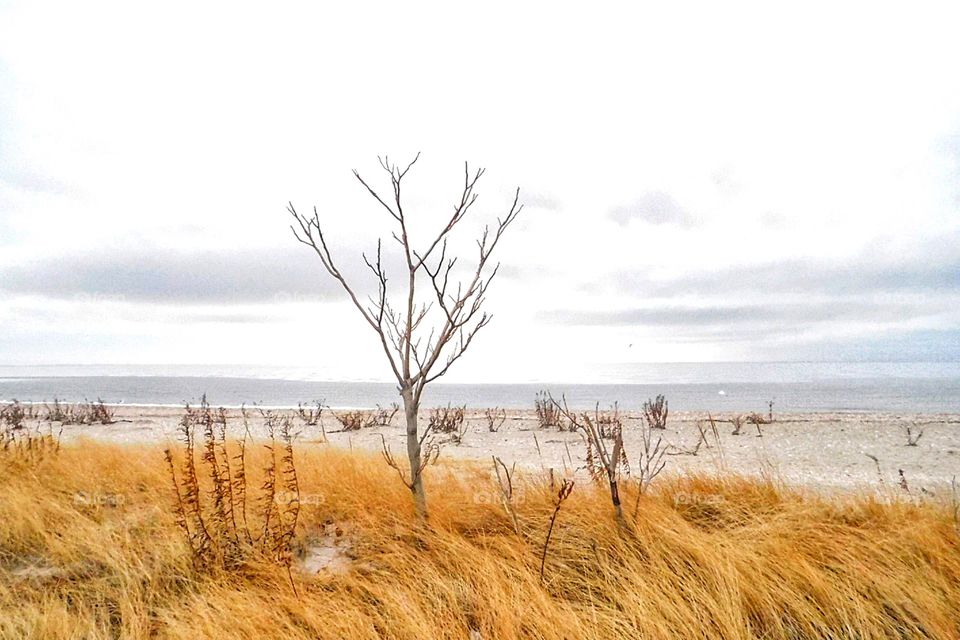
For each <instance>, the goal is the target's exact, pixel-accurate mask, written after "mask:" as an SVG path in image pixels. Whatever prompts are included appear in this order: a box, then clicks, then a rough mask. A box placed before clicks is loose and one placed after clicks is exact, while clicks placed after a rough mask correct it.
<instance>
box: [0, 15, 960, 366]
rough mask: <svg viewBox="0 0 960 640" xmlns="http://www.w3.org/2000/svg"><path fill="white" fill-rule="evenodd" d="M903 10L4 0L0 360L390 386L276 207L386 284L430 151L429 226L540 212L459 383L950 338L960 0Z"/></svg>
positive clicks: (843, 355) (959, 121)
mask: <svg viewBox="0 0 960 640" xmlns="http://www.w3.org/2000/svg"><path fill="white" fill-rule="evenodd" d="M667 5H669V6H667ZM894 6H895V8H893V9H889V8H884V6H882V5H881V4H880V3H872V2H871V3H863V4H853V3H835V2H831V3H823V4H818V3H809V2H808V3H802V4H795V5H793V8H790V9H787V8H784V7H783V6H782V5H780V4H779V3H756V4H749V5H742V4H735V3H727V2H725V3H705V4H702V5H696V4H686V3H684V4H680V3H657V4H656V5H653V4H651V5H648V6H641V5H640V4H638V3H618V4H616V5H614V4H610V5H605V4H603V3H589V4H583V3H580V4H578V5H576V6H573V5H571V8H565V5H564V4H563V3H557V2H551V3H543V4H539V5H538V4H534V3H515V2H511V3H491V2H487V3H479V4H471V5H459V4H458V3H451V2H443V3H436V4H420V3H412V2H390V3H364V2H342V3H304V4H302V5H298V4H295V3H270V4H269V5H268V4H261V5H260V7H261V8H259V9H254V8H245V6H244V5H243V4H242V3H228V4H223V5H220V6H216V5H215V3H194V2H191V3H179V2H166V3H152V4H149V5H148V4H143V3H133V2H117V3H101V2H64V3H47V2H42V1H39V2H38V1H30V2H2V1H0V364H39V363H44V364H49V363H197V364H202V363H263V364H276V365H294V364H297V365H299V364H304V365H311V366H316V367H319V368H322V369H323V370H324V371H326V372H328V374H329V375H330V376H332V377H340V376H367V375H368V374H369V376H376V375H377V372H380V373H382V374H383V377H384V378H385V376H386V374H387V370H386V369H385V368H384V367H385V365H384V362H383V361H382V355H381V354H379V353H378V352H377V348H378V345H377V343H376V341H375V339H374V336H373V334H372V332H370V330H369V328H368V327H365V326H362V325H360V324H358V323H357V318H356V315H355V312H354V310H353V309H352V308H350V307H349V305H348V303H347V300H346V298H345V297H344V295H343V294H342V293H341V292H340V291H338V290H337V288H336V287H334V286H333V283H331V282H330V281H329V279H328V278H326V277H325V276H324V273H323V272H322V271H321V268H320V264H319V263H318V262H316V260H315V259H312V258H311V256H310V255H309V254H308V252H307V249H306V248H304V247H303V246H301V245H298V244H296V243H295V241H294V240H293V238H292V236H291V234H290V231H289V228H288V226H287V225H288V222H289V221H288V218H287V214H286V213H285V206H286V203H287V201H288V200H292V201H293V203H294V204H295V205H296V206H297V207H298V208H300V209H302V210H308V209H309V208H310V207H312V206H314V205H315V206H316V207H317V209H318V211H319V212H320V214H321V217H322V219H323V220H324V221H325V223H326V224H327V233H328V236H329V238H330V240H331V243H332V244H333V246H334V250H335V253H336V257H337V259H338V261H339V262H340V263H341V265H342V266H343V269H344V271H345V272H346V273H348V274H350V275H352V276H354V277H356V278H358V279H359V282H361V286H360V288H362V289H364V288H365V287H367V286H369V284H370V282H369V279H368V278H367V274H365V272H364V270H363V264H362V262H361V261H360V257H359V252H360V251H362V250H367V251H369V250H370V249H372V248H375V246H376V241H377V238H378V237H384V238H389V234H390V232H391V230H392V229H391V227H390V224H389V223H390V222H391V220H390V219H389V218H388V217H387V216H386V214H385V213H384V212H383V211H382V209H379V208H378V207H377V205H376V203H375V202H373V201H372V200H371V199H370V197H369V196H368V195H367V194H366V193H365V191H364V190H363V188H362V187H361V186H360V185H359V184H358V183H357V182H356V180H355V179H354V178H353V176H352V174H351V170H352V169H357V170H359V171H360V172H361V173H362V174H363V175H364V176H365V177H366V178H368V179H369V181H370V182H371V184H373V185H374V186H377V187H383V188H389V186H388V183H386V182H385V176H384V174H383V173H382V171H381V170H380V168H379V165H378V164H377V156H378V154H389V155H390V157H391V158H393V159H396V160H398V161H401V160H406V159H410V158H412V157H413V155H414V154H415V153H416V152H417V151H422V154H423V155H422V157H421V159H420V161H419V162H418V164H417V165H416V167H415V168H414V169H413V170H412V171H411V173H410V174H409V175H408V178H407V182H408V185H407V192H406V193H407V194H409V200H408V203H407V206H406V209H407V212H408V215H409V216H410V217H411V218H413V219H414V220H415V221H414V222H413V225H414V233H415V234H417V237H419V238H424V239H426V237H427V236H428V235H429V234H430V232H431V231H432V230H435V229H436V227H437V225H438V224H440V221H441V220H442V219H443V218H444V217H445V216H449V212H450V209H451V207H452V205H453V204H454V202H455V200H456V199H457V198H458V197H459V188H460V183H461V181H462V172H463V162H464V161H465V160H469V161H470V163H471V164H472V165H473V166H478V167H479V166H482V167H486V168H487V170H488V171H487V174H486V175H485V176H484V178H483V179H482V180H481V181H480V183H479V184H478V192H479V193H480V199H479V200H478V202H477V204H476V206H475V208H474V210H472V211H471V214H470V218H469V219H468V220H467V221H465V224H464V227H463V229H462V230H461V234H462V236H461V239H462V240H463V241H465V242H469V241H470V240H471V239H472V237H473V236H474V235H475V234H476V233H477V231H478V229H479V228H480V225H481V224H482V223H483V222H484V221H488V220H492V219H495V217H496V216H498V215H501V216H502V215H504V214H505V213H506V211H507V209H508V207H509V202H510V198H511V192H512V190H513V189H514V188H515V187H517V186H519V187H520V188H521V200H522V201H523V202H524V203H525V205H526V207H525V209H524V211H523V213H522V215H521V218H520V219H519V220H518V222H517V224H516V226H515V227H514V228H513V229H512V230H511V232H510V233H509V234H508V236H507V237H506V238H505V239H504V241H503V244H502V246H501V247H500V259H501V260H502V261H503V264H504V267H503V270H502V272H501V273H500V275H498V280H497V282H496V283H495V285H494V287H493V289H492V290H491V295H490V297H489V301H488V305H489V310H490V311H491V312H492V313H493V314H494V320H493V323H492V324H491V325H490V326H489V327H488V328H486V329H485V330H484V332H483V333H481V335H480V336H479V337H478V339H477V342H476V344H475V346H474V348H473V349H472V351H471V353H470V354H468V357H467V358H465V359H464V360H463V361H462V363H459V364H462V366H459V370H458V371H457V375H456V376H454V378H452V379H462V380H512V379H517V380H519V379H527V378H548V377H550V376H551V375H552V374H554V373H555V372H556V371H559V370H561V369H562V370H563V371H567V372H570V371H573V372H575V371H576V370H577V367H580V366H582V365H584V363H606V362H620V363H622V362H638V361H647V362H650V361H653V362H661V361H718V360H719V361H741V360H746V361H753V360H837V359H839V360H870V359H879V360H958V359H960V73H958V71H957V61H958V60H960V38H957V36H956V29H957V25H958V24H960V13H958V10H957V9H956V3H944V4H942V5H940V4H933V3H896V5H894ZM387 246H389V245H387ZM468 257H470V258H472V255H468ZM507 363H509V364H507ZM572 375H575V374H572ZM385 379H386V378H385Z"/></svg>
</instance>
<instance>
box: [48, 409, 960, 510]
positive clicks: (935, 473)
mask: <svg viewBox="0 0 960 640" xmlns="http://www.w3.org/2000/svg"><path fill="white" fill-rule="evenodd" d="M288 413H289V415H291V416H292V417H293V420H294V424H295V425H296V428H295V431H296V432H297V433H298V436H297V438H298V441H300V442H302V443H310V442H314V443H320V442H323V440H324V433H325V434H326V439H327V442H328V443H329V445H330V446H333V447H340V448H344V449H351V448H352V449H356V450H367V451H375V452H378V451H380V450H381V448H382V442H383V441H385V442H386V443H387V445H388V446H389V447H391V448H392V450H393V451H395V452H397V453H398V454H399V453H402V451H403V450H404V446H405V445H404V431H403V428H402V426H401V420H402V416H401V415H399V414H398V415H396V416H394V417H393V419H392V421H391V424H390V425H388V426H378V427H370V428H364V429H361V430H359V431H349V432H345V431H343V430H342V426H341V424H340V423H339V422H338V421H337V419H336V417H335V416H334V415H333V414H332V413H331V412H330V411H329V410H328V411H325V412H324V414H323V416H322V419H321V422H320V424H318V425H315V426H308V425H306V424H304V422H303V421H302V420H301V419H300V418H299V417H296V415H295V411H289V412H288ZM182 414H183V410H182V409H179V408H172V407H143V406H125V407H118V408H117V409H116V414H115V419H116V421H117V422H115V423H114V424H109V425H100V424H97V425H66V426H64V427H63V432H62V438H63V440H64V441H65V442H66V441H71V440H76V439H81V438H91V439H95V440H101V441H108V442H116V443H131V444H149V443H166V442H174V441H175V440H176V438H177V425H178V422H179V420H180V417H181V416H182ZM227 415H228V429H229V432H230V433H231V434H232V435H234V436H236V437H240V436H242V435H243V433H244V430H245V427H244V421H243V419H242V417H241V414H240V412H239V411H238V410H228V414H227ZM247 416H248V421H247V423H248V428H249V432H250V435H251V436H252V437H254V438H265V437H266V435H267V433H266V429H265V427H264V420H263V418H262V416H261V415H260V414H259V413H258V412H257V411H256V410H248V412H247ZM620 416H621V419H622V421H623V424H624V429H623V432H624V444H625V447H626V451H627V455H628V459H630V460H631V461H633V460H634V456H636V455H638V452H639V451H640V449H641V431H642V429H641V424H642V420H643V417H642V415H641V414H640V413H639V412H621V414H620ZM713 417H714V419H715V421H716V425H717V430H716V432H717V434H718V435H719V440H716V439H715V438H714V436H713V432H712V430H711V429H710V426H709V422H708V416H707V414H705V413H694V412H679V411H678V412H671V413H670V416H669V420H668V422H667V428H666V429H664V430H663V431H659V430H655V431H653V433H654V435H655V438H656V437H660V438H662V439H663V445H664V446H665V447H666V448H667V455H665V456H664V460H665V461H666V468H665V471H664V473H665V474H684V473H688V472H708V473H710V472H728V473H734V474H743V475H748V476H761V475H765V476H769V477H773V478H776V479H778V480H780V481H783V482H785V483H787V484H791V485H802V486H806V487H810V488H816V489H822V490H828V491H829V490H838V489H866V488H875V487H877V486H879V485H880V484H881V478H882V483H883V484H886V485H890V486H894V487H896V486H900V483H901V478H900V470H902V471H903V477H904V478H905V479H906V481H907V483H908V486H909V488H910V490H911V491H912V492H918V493H923V494H929V493H932V494H937V493H938V492H940V491H943V490H944V489H945V488H948V487H949V484H950V481H951V479H952V478H953V477H954V476H960V414H892V413H809V414H775V415H774V421H773V422H772V423H770V424H765V425H762V426H761V427H760V430H759V433H760V434H762V435H758V429H757V427H756V426H755V425H753V424H749V423H744V424H743V427H742V429H741V433H740V435H732V433H733V430H734V428H733V426H732V424H731V423H730V422H729V420H730V419H731V416H730V415H725V414H719V415H714V416H713ZM465 422H466V424H467V429H466V433H465V435H464V437H463V439H462V442H461V443H460V444H456V443H455V442H453V441H452V439H451V437H450V436H447V435H443V434H437V435H436V436H435V442H436V443H438V444H440V445H441V449H442V453H441V460H445V461H451V460H464V461H479V462H481V463H484V464H486V463H488V462H489V461H490V458H491V456H498V457H499V458H501V459H502V460H503V461H504V462H506V463H507V464H508V465H509V464H513V463H516V464H517V466H518V467H520V468H525V469H528V470H531V471H534V470H538V469H542V470H545V471H547V470H549V469H554V470H555V471H556V472H563V473H568V474H569V473H573V474H582V473H584V471H583V468H584V464H585V456H586V444H585V440H584V437H583V436H582V434H580V433H577V432H568V431H560V430H558V429H556V428H540V427H539V425H538V422H537V419H536V414H535V413H534V412H533V411H532V410H530V411H507V413H506V420H505V421H504V423H503V425H502V426H501V427H500V428H499V430H498V431H497V432H490V431H489V430H488V428H487V423H486V420H485V419H484V415H483V410H482V409H468V411H467V417H466V420H465ZM698 422H699V423H700V425H701V426H702V427H704V430H705V432H706V433H707V440H706V441H705V442H704V443H702V444H701V445H700V447H699V448H697V447H696V445H697V442H698V441H699V440H700V429H699V428H698V426H697V424H698ZM426 423H427V416H426V411H423V412H422V415H421V428H423V426H425V425H426ZM907 427H910V428H911V429H912V433H913V435H914V437H916V434H917V433H919V432H920V431H921V430H922V432H923V435H922V437H920V439H919V441H917V443H916V445H915V446H908V444H907V434H906V429H907ZM40 428H41V429H42V430H46V429H48V428H50V425H45V424H44V425H41V426H40ZM53 429H54V430H55V431H56V430H58V429H59V425H53ZM381 436H382V439H381ZM694 450H696V453H695V454H694ZM871 456H874V457H875V458H876V461H874V459H873V458H871ZM878 467H879V469H878Z"/></svg>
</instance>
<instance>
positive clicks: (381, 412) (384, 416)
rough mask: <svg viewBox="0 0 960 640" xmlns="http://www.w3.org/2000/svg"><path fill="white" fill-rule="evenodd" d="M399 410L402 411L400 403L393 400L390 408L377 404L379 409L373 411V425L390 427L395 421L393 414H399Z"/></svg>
mask: <svg viewBox="0 0 960 640" xmlns="http://www.w3.org/2000/svg"><path fill="white" fill-rule="evenodd" d="M398 411H400V405H399V404H397V403H396V402H391V403H390V408H389V409H385V408H383V407H381V406H380V405H377V410H376V411H374V412H373V416H372V422H373V426H376V427H389V426H390V424H391V423H392V422H393V416H395V415H397V412H398Z"/></svg>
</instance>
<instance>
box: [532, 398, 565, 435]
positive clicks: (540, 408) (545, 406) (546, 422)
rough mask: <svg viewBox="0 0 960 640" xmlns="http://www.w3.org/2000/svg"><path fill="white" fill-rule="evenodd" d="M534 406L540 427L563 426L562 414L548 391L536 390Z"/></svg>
mask: <svg viewBox="0 0 960 640" xmlns="http://www.w3.org/2000/svg"><path fill="white" fill-rule="evenodd" d="M534 408H535V409H536V412H537V422H538V423H539V424H540V428H542V429H546V428H549V427H557V428H561V429H562V428H563V416H562V414H561V412H560V409H559V408H558V407H557V406H556V403H554V401H553V398H551V397H550V394H549V393H547V392H546V391H540V392H538V393H537V397H536V399H535V400H534Z"/></svg>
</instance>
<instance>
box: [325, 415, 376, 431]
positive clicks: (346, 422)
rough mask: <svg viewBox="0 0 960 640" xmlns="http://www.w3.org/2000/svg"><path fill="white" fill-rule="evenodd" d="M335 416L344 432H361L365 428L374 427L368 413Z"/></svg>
mask: <svg viewBox="0 0 960 640" xmlns="http://www.w3.org/2000/svg"><path fill="white" fill-rule="evenodd" d="M333 415H334V417H335V418H336V419H337V422H339V423H340V425H341V426H342V427H343V431H359V430H360V429H363V428H365V427H372V426H373V420H372V419H371V416H370V414H368V413H367V412H366V411H347V412H346V413H334V414H333Z"/></svg>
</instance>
